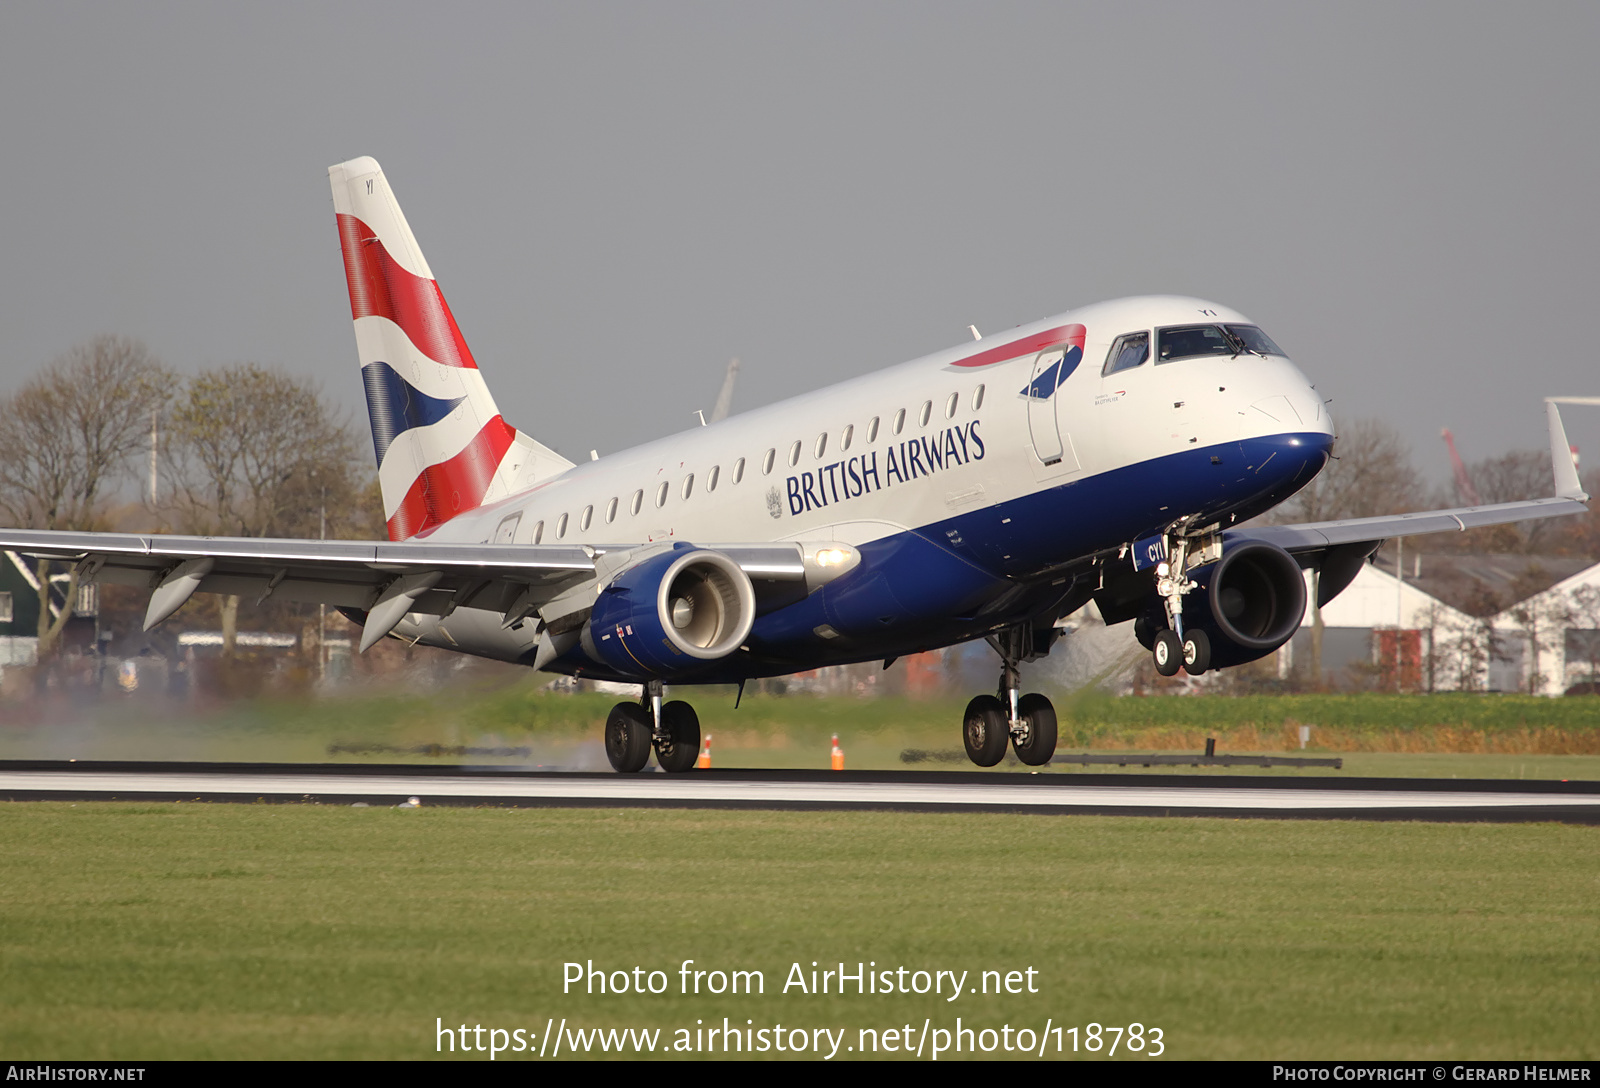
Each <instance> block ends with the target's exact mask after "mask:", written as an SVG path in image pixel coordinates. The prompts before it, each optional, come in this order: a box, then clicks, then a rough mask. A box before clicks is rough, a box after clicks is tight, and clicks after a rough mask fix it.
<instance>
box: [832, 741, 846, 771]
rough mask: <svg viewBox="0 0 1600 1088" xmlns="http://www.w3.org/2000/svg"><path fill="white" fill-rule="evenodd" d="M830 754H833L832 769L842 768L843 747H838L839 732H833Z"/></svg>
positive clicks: (840, 769) (838, 769) (839, 769)
mask: <svg viewBox="0 0 1600 1088" xmlns="http://www.w3.org/2000/svg"><path fill="white" fill-rule="evenodd" d="M832 755H833V769H834V770H836V771H842V770H844V749H843V748H841V747H839V734H837V733H835V734H834V735H833V753H832Z"/></svg>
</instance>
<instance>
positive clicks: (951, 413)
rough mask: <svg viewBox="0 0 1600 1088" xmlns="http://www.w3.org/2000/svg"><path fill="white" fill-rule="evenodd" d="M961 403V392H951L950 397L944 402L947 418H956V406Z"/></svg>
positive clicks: (945, 416)
mask: <svg viewBox="0 0 1600 1088" xmlns="http://www.w3.org/2000/svg"><path fill="white" fill-rule="evenodd" d="M960 403H961V394H960V393H951V394H950V399H949V400H947V401H945V402H944V418H946V419H954V418H955V415H956V406H957V405H959V404H960Z"/></svg>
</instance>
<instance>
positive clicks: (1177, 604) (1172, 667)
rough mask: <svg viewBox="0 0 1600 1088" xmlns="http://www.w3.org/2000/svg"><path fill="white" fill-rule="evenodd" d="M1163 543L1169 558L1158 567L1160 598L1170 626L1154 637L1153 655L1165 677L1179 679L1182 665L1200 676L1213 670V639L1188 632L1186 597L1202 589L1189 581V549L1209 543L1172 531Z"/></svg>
mask: <svg viewBox="0 0 1600 1088" xmlns="http://www.w3.org/2000/svg"><path fill="white" fill-rule="evenodd" d="M1180 525H1181V523H1180ZM1176 528H1178V526H1174V529H1176ZM1162 543H1163V549H1162V550H1163V551H1164V552H1165V553H1166V556H1167V558H1166V559H1163V560H1162V561H1161V562H1159V563H1157V564H1156V595H1157V596H1159V597H1160V598H1161V604H1162V607H1163V609H1164V611H1165V612H1166V614H1167V627H1166V630H1164V631H1156V632H1154V633H1153V634H1152V636H1151V641H1150V643H1149V645H1150V656H1151V657H1152V659H1153V660H1154V661H1155V666H1156V672H1158V673H1160V674H1161V675H1162V676H1176V675H1177V674H1178V669H1179V667H1180V666H1181V667H1182V668H1183V670H1184V671H1185V672H1187V673H1188V674H1189V675H1190V676H1200V675H1202V674H1203V673H1205V671H1206V670H1207V669H1209V668H1210V667H1211V640H1210V639H1209V638H1207V637H1206V633H1205V632H1204V631H1201V630H1198V629H1195V630H1187V631H1186V630H1184V626H1183V598H1184V595H1185V594H1187V593H1190V592H1192V591H1194V590H1196V589H1199V588H1200V585H1199V583H1197V582H1194V581H1192V580H1191V579H1190V578H1189V574H1188V566H1189V563H1188V559H1189V549H1190V548H1191V547H1192V546H1194V545H1196V544H1199V545H1200V546H1201V547H1202V548H1206V547H1207V546H1208V545H1209V542H1207V541H1205V540H1201V541H1196V540H1193V539H1191V538H1190V537H1186V536H1182V535H1181V534H1179V533H1177V532H1174V531H1169V532H1168V533H1167V534H1166V535H1165V537H1164V538H1163V541H1162ZM1209 546H1214V545H1209ZM1201 554H1202V555H1203V554H1204V552H1203V551H1202V553H1201Z"/></svg>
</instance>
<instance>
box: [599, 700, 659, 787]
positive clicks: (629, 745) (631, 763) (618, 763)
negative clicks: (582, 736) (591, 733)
mask: <svg viewBox="0 0 1600 1088" xmlns="http://www.w3.org/2000/svg"><path fill="white" fill-rule="evenodd" d="M606 758H607V759H609V760H610V761H611V768H612V770H615V771H619V772H621V773H622V774H633V773H634V772H635V771H640V770H643V769H644V765H645V764H646V763H647V762H649V760H650V716H649V715H648V714H646V713H645V711H644V707H642V706H640V705H639V704H638V703H618V704H617V705H616V706H614V707H612V708H611V713H610V714H608V715H606Z"/></svg>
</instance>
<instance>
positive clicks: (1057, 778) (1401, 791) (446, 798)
mask: <svg viewBox="0 0 1600 1088" xmlns="http://www.w3.org/2000/svg"><path fill="white" fill-rule="evenodd" d="M413 797H415V798H418V799H419V801H420V803H421V804H423V805H502V806H588V807H596V806H599V807H640V806H644V807H649V806H665V807H683V808H705V807H715V808H730V807H731V808H767V809H811V808H847V809H899V810H918V811H1006V812H1055V813H1095V814H1120V815H1147V816H1148V815H1166V816H1231V817H1257V818H1262V817H1264V818H1276V819H1282V818H1321V819H1389V820H1392V819H1405V820H1474V821H1529V820H1555V821H1562V822H1573V823H1600V782H1552V781H1537V782H1527V781H1516V780H1488V779H1477V780H1467V779H1391V778H1348V779H1347V778H1335V777H1316V778H1311V777H1292V778H1291V777H1283V778H1276V777H1273V778H1268V777H1244V776H1213V775H1207V776H1199V775H1195V776H1183V775H1141V774H1128V775H1105V774H1096V775H1085V774H1069V773H1059V772H1054V771H1051V772H1046V773H1036V774H1027V773H1009V772H962V771H949V772H938V771H934V772H926V771H884V772H873V771H840V772H829V771H747V770H711V771H695V772H691V773H688V774H683V775H665V774H655V773H644V774H635V775H618V774H595V773H582V772H552V771H541V770H532V771H517V770H507V769H505V768H501V767H492V768H490V767H484V768H472V767H452V768H439V767H418V766H414V765H395V764H389V765H374V764H223V763H136V762H118V763H109V762H88V761H9V762H0V800H6V801H27V800H76V801H81V800H167V801H220V802H228V801H231V802H254V801H267V802H280V803H283V802H302V803H304V802H313V803H323V804H368V805H396V804H400V803H404V802H406V801H407V799H408V798H413Z"/></svg>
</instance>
